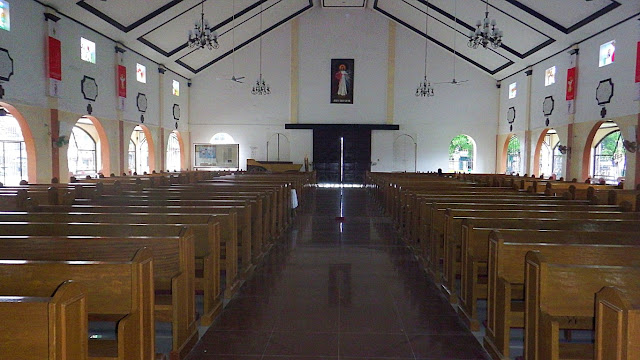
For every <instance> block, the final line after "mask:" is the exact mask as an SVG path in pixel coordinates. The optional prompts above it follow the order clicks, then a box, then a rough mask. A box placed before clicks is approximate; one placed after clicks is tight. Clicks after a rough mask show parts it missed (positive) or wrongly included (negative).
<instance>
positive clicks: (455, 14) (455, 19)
mask: <svg viewBox="0 0 640 360" xmlns="http://www.w3.org/2000/svg"><path fill="white" fill-rule="evenodd" d="M457 3H458V2H457V0H455V1H454V2H453V79H452V80H451V81H444V82H437V83H435V85H437V84H451V85H460V84H462V83H466V82H467V81H469V80H456V54H457V53H456V26H457V25H458V6H457Z"/></svg>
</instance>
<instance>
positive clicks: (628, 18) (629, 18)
mask: <svg viewBox="0 0 640 360" xmlns="http://www.w3.org/2000/svg"><path fill="white" fill-rule="evenodd" d="M636 16H640V12H638V13H635V14H633V15H631V16H629V17H627V18H625V19H624V20H621V21H619V22H617V23H615V24H613V25H611V26H609V27H608V28H606V29H602V30H600V31H599V32H597V33H595V34H593V35H590V36H587V37H586V38H584V39H582V40H580V41H578V42H576V43H575V44H578V45H579V44H582V43H583V42H585V41H587V40H589V39H591V38H593V37H596V36H598V35H600V34H602V33H604V32H605V31H609V30H611V29H613V28H614V27H616V26H618V25H620V24H623V23H625V22H627V21H629V20H631V19H633V18H635V17H636ZM638 21H640V19H638ZM575 44H574V45H575ZM572 46H573V45H571V46H569V47H566V48H564V49H562V50H560V51H558V52H556V53H555V54H553V55H549V56H547V57H546V58H544V59H542V60H540V61H538V62H536V63H535V64H531V65H527V66H526V67H525V68H527V67H533V66H536V65H538V64H540V63H541V62H543V61H547V60H549V59H551V58H552V57H554V56H556V55H558V54H560V53H563V52H565V51H567V50H569V49H571V47H572ZM522 70H524V69H521V70H518V71H516V72H514V73H513V74H511V75H509V76H505V77H503V78H502V79H500V80H498V81H502V80H505V79H508V78H510V77H512V76H514V75H516V74H518V73H519V72H521V71H522Z"/></svg>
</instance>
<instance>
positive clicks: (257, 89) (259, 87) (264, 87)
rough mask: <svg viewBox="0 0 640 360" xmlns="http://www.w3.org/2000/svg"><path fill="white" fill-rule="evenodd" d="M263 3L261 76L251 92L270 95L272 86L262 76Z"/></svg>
mask: <svg viewBox="0 0 640 360" xmlns="http://www.w3.org/2000/svg"><path fill="white" fill-rule="evenodd" d="M262 4H263V2H261V3H260V76H258V80H256V84H255V85H253V88H252V89H251V93H252V94H253V95H269V94H271V88H270V87H269V85H268V84H267V83H266V82H265V81H264V78H263V77H262Z"/></svg>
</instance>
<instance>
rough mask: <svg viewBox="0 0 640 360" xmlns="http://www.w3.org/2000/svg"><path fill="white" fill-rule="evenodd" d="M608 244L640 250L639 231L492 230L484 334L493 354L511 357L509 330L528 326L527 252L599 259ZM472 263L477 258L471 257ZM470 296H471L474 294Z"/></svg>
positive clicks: (624, 249) (488, 349)
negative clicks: (560, 253)
mask: <svg viewBox="0 0 640 360" xmlns="http://www.w3.org/2000/svg"><path fill="white" fill-rule="evenodd" d="M612 239H614V240H612ZM614 241H615V242H614ZM605 247H614V248H616V249H618V250H619V251H621V252H624V251H626V250H628V249H631V250H632V251H633V250H638V249H640V244H638V241H637V234H636V233H635V232H628V233H624V232H594V231H588V232H582V231H565V230H523V229H518V230H504V229H503V230H496V231H492V232H491V234H490V235H489V257H488V281H487V292H488V299H487V325H486V333H485V337H484V347H485V349H486V350H487V352H488V353H489V354H490V355H491V357H492V358H493V359H504V358H509V356H510V354H509V339H510V336H509V330H510V329H511V328H515V327H520V328H522V327H524V307H523V305H524V304H523V301H524V263H525V256H526V254H527V252H529V251H539V252H540V253H541V254H543V255H546V254H549V253H551V254H553V253H556V252H563V253H565V254H567V256H571V255H572V254H574V255H575V254H579V256H575V257H576V258H580V259H595V258H597V252H598V251H600V250H602V249H603V248H605ZM614 251H617V250H614ZM580 261H583V260H580ZM594 261H595V260H594ZM470 263H476V261H475V260H471V261H470ZM470 288H471V287H470ZM467 297H468V298H471V297H472V295H468V296H467Z"/></svg>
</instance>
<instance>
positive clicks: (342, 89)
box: [335, 64, 351, 96]
mask: <svg viewBox="0 0 640 360" xmlns="http://www.w3.org/2000/svg"><path fill="white" fill-rule="evenodd" d="M335 76H336V80H338V96H347V95H348V94H349V91H348V90H347V89H348V87H349V81H350V80H351V79H350V78H349V73H348V72H347V66H346V65H345V64H340V66H338V72H336V75H335Z"/></svg>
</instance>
